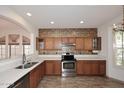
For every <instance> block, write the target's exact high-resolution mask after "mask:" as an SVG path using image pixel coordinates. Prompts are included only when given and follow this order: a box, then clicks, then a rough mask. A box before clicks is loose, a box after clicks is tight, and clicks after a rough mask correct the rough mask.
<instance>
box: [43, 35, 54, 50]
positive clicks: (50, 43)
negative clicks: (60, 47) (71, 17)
mask: <svg viewBox="0 0 124 93" xmlns="http://www.w3.org/2000/svg"><path fill="white" fill-rule="evenodd" d="M45 49H48V50H50V49H54V38H53V37H48V38H45Z"/></svg>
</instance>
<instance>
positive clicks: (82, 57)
mask: <svg viewBox="0 0 124 93" xmlns="http://www.w3.org/2000/svg"><path fill="white" fill-rule="evenodd" d="M39 57H40V58H41V59H44V60H53V59H54V60H61V55H39ZM74 57H75V58H76V59H77V60H105V58H104V57H99V56H98V55H74Z"/></svg>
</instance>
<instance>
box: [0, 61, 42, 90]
mask: <svg viewBox="0 0 124 93" xmlns="http://www.w3.org/2000/svg"><path fill="white" fill-rule="evenodd" d="M42 62H43V60H42V61H40V62H38V63H37V64H36V65H34V66H32V67H31V68H27V69H16V68H13V69H8V70H6V71H3V72H0V88H7V87H9V86H10V85H12V84H13V83H14V82H16V81H17V80H19V79H20V78H22V77H23V76H24V75H26V74H27V73H29V72H30V71H31V70H32V69H34V68H35V67H36V66H38V65H39V64H41V63H42Z"/></svg>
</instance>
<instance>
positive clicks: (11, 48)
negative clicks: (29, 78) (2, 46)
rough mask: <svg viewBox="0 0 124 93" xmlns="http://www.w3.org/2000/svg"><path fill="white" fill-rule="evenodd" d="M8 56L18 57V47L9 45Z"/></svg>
mask: <svg viewBox="0 0 124 93" xmlns="http://www.w3.org/2000/svg"><path fill="white" fill-rule="evenodd" d="M9 52H10V53H9V54H10V55H9V56H10V57H16V56H19V55H20V47H19V45H9Z"/></svg>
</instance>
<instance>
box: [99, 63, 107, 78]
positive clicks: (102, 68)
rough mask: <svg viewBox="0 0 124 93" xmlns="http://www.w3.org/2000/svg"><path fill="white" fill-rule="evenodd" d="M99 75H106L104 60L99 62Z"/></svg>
mask: <svg viewBox="0 0 124 93" xmlns="http://www.w3.org/2000/svg"><path fill="white" fill-rule="evenodd" d="M99 75H102V76H105V75H106V63H105V61H102V62H99Z"/></svg>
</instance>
